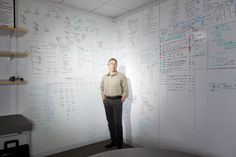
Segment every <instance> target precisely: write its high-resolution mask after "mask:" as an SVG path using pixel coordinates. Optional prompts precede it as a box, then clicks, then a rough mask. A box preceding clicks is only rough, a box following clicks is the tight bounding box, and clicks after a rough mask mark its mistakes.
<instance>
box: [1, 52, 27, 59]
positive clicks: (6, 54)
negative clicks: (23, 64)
mask: <svg viewBox="0 0 236 157" xmlns="http://www.w3.org/2000/svg"><path fill="white" fill-rule="evenodd" d="M27 56H28V53H26V52H10V51H0V57H10V58H24V57H27Z"/></svg>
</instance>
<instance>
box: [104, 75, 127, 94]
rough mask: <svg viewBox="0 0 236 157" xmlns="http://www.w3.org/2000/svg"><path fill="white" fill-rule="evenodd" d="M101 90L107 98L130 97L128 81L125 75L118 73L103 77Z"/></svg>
mask: <svg viewBox="0 0 236 157" xmlns="http://www.w3.org/2000/svg"><path fill="white" fill-rule="evenodd" d="M100 89H101V92H102V93H103V94H104V95H105V96H122V97H125V98H127V97H128V83H127V79H126V77H125V75H124V74H122V73H120V72H118V71H117V72H116V73H115V74H114V75H110V73H108V74H105V75H104V76H103V77H102V82H101V86H100Z"/></svg>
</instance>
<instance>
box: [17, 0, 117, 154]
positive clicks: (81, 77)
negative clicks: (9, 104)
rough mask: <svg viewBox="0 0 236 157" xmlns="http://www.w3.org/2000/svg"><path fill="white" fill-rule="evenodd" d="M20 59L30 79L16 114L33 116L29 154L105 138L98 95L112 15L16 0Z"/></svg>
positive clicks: (108, 51)
mask: <svg viewBox="0 0 236 157" xmlns="http://www.w3.org/2000/svg"><path fill="white" fill-rule="evenodd" d="M18 6H19V8H18V10H19V13H18V21H19V26H21V27H24V28H27V29H28V30H29V32H28V33H27V34H25V35H24V36H23V37H21V38H20V39H19V40H18V49H19V51H22V52H24V51H27V52H28V53H29V56H28V57H27V58H25V59H23V60H19V61H18V62H19V63H18V72H19V74H20V75H22V76H24V79H26V80H27V81H28V84H27V85H25V86H19V88H18V91H19V92H18V101H19V112H20V113H22V114H24V115H25V116H27V117H28V118H29V119H31V120H32V122H33V124H34V129H33V131H32V133H31V139H32V140H31V144H32V151H31V152H32V154H33V155H34V156H44V155H48V154H52V153H56V152H61V151H63V150H67V149H72V148H75V147H79V146H83V145H87V144H91V143H95V142H98V141H102V140H105V139H108V138H109V132H108V128H107V122H106V117H105V111H104V106H103V103H102V101H101V96H100V89H99V86H100V81H101V77H102V76H103V74H104V73H105V72H107V60H108V58H110V57H112V44H113V43H112V37H111V36H110V34H112V27H113V23H112V21H111V19H108V18H105V17H102V16H96V15H92V14H89V13H85V12H82V11H78V10H76V9H72V8H69V7H65V6H62V5H55V4H53V3H49V2H39V1H30V0H20V1H19V4H18Z"/></svg>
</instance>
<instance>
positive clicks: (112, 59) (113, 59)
mask: <svg viewBox="0 0 236 157" xmlns="http://www.w3.org/2000/svg"><path fill="white" fill-rule="evenodd" d="M110 61H115V62H116V64H117V60H116V59H115V58H110V59H109V61H108V64H109V63H110Z"/></svg>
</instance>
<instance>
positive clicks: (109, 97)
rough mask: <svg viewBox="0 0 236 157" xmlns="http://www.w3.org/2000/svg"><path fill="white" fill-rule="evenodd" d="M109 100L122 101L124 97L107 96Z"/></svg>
mask: <svg viewBox="0 0 236 157" xmlns="http://www.w3.org/2000/svg"><path fill="white" fill-rule="evenodd" d="M106 97H107V98H108V99H121V98H122V96H106Z"/></svg>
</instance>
